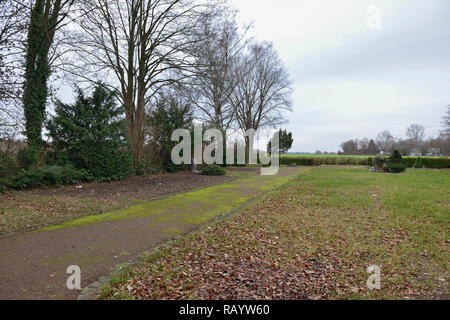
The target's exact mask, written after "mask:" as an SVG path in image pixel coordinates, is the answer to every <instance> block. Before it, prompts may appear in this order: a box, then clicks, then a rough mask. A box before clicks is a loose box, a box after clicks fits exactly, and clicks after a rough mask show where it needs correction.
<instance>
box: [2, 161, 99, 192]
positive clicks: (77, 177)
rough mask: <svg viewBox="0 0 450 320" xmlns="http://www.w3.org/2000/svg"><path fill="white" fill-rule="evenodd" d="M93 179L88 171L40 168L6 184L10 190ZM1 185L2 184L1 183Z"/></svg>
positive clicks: (23, 172)
mask: <svg viewBox="0 0 450 320" xmlns="http://www.w3.org/2000/svg"><path fill="white" fill-rule="evenodd" d="M92 180H93V177H91V176H90V174H89V173H88V172H87V171H86V170H77V169H74V168H71V167H60V166H51V167H39V168H33V169H28V170H23V171H22V172H20V173H19V174H17V175H14V176H13V177H11V178H10V179H9V180H8V181H6V182H4V187H5V188H6V187H8V188H9V189H15V190H19V189H26V188H36V187H45V186H54V185H66V184H76V183H79V182H82V181H92ZM0 184H1V182H0Z"/></svg>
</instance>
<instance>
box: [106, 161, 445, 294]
mask: <svg viewBox="0 0 450 320" xmlns="http://www.w3.org/2000/svg"><path fill="white" fill-rule="evenodd" d="M448 190H450V171H448V170H408V171H407V173H405V174H400V175H390V174H374V173H369V172H368V170H367V169H366V168H362V167H326V166H323V167H314V168H308V169H306V170H305V171H303V173H302V174H300V175H299V176H298V177H297V178H295V179H294V180H291V181H290V182H288V183H287V184H285V185H284V186H283V187H281V188H279V189H278V190H276V191H273V192H271V193H269V194H268V195H266V196H264V197H263V198H262V199H259V200H258V201H256V202H253V203H251V204H250V205H249V206H247V207H246V208H244V209H242V210H240V211H239V212H237V213H236V214H234V215H232V216H230V217H229V218H227V219H225V220H223V221H220V222H216V223H213V224H210V225H209V226H206V227H205V228H203V229H202V230H201V231H198V232H196V233H194V234H191V235H189V236H186V237H182V238H180V239H178V240H176V241H174V242H172V243H169V244H166V245H163V246H161V247H159V248H158V249H157V250H154V251H152V252H150V253H147V254H145V255H143V257H142V259H143V262H142V263H141V264H140V265H139V266H138V267H135V268H132V269H130V270H127V269H125V270H126V271H123V272H122V273H121V274H119V275H118V276H115V277H114V278H113V279H112V280H111V282H110V285H108V286H105V287H104V288H103V289H102V292H101V296H102V298H104V299H124V298H127V299H320V298H328V299H360V298H370V299H375V298H377V299H379V298H384V299H419V298H426V299H432V298H434V299H439V298H446V299H448V298H449V296H450V292H449V286H448V282H449V281H450V279H449V269H448V261H449V260H450V255H449V247H450V234H449V231H450V229H449V222H450V196H449V193H448ZM370 265H378V266H379V267H380V268H381V273H382V274H381V290H378V291H369V290H368V289H367V286H366V281H367V279H368V277H369V274H368V273H367V272H366V271H367V268H368V267H369V266H370Z"/></svg>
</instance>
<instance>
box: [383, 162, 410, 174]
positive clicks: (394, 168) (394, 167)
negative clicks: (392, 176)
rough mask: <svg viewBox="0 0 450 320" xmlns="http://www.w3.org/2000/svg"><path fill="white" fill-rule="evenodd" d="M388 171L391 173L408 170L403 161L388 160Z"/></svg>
mask: <svg viewBox="0 0 450 320" xmlns="http://www.w3.org/2000/svg"><path fill="white" fill-rule="evenodd" d="M386 171H387V172H390V173H402V172H405V171H406V166H405V165H404V164H403V163H394V162H388V163H387V164H386Z"/></svg>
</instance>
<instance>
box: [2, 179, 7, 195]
mask: <svg viewBox="0 0 450 320" xmlns="http://www.w3.org/2000/svg"><path fill="white" fill-rule="evenodd" d="M6 189H8V187H7V186H6V181H5V179H1V178H0V193H3V192H5V191H6Z"/></svg>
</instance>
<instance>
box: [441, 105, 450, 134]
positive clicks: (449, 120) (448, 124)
mask: <svg viewBox="0 0 450 320" xmlns="http://www.w3.org/2000/svg"><path fill="white" fill-rule="evenodd" d="M442 124H443V125H444V129H443V130H442V134H443V135H444V136H447V137H448V138H450V105H448V106H447V113H446V115H445V116H444V118H443V121H442Z"/></svg>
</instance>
